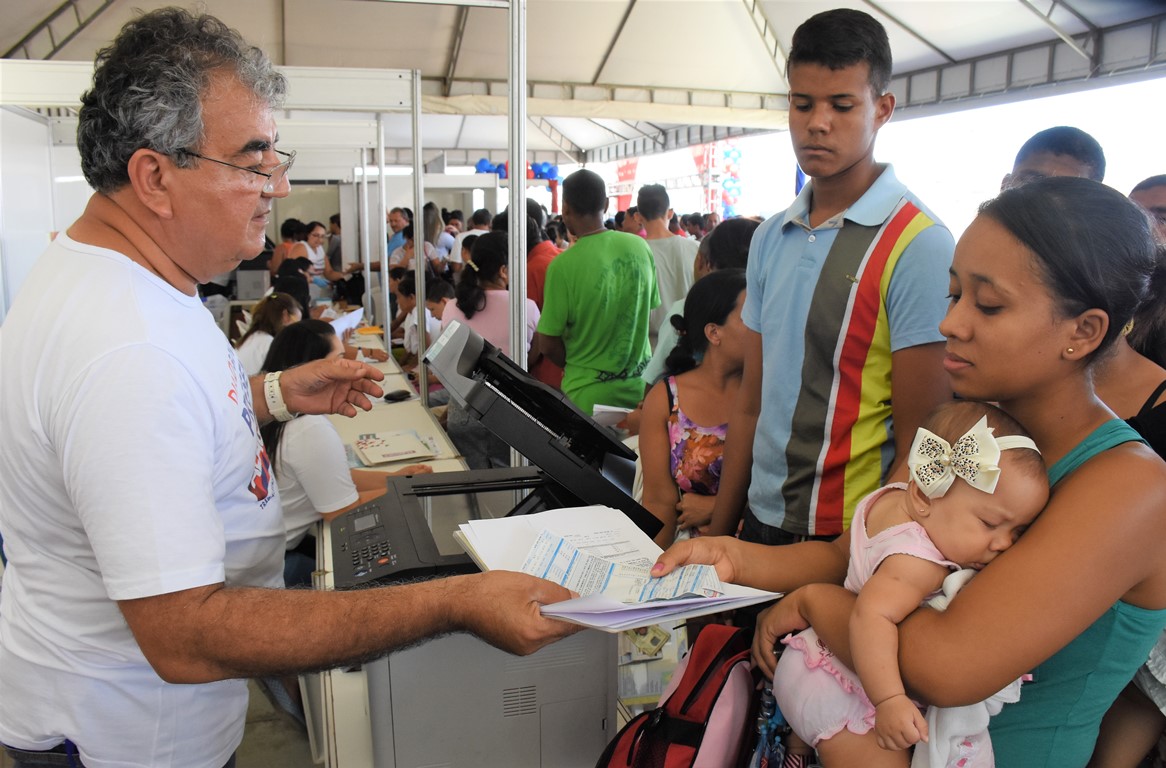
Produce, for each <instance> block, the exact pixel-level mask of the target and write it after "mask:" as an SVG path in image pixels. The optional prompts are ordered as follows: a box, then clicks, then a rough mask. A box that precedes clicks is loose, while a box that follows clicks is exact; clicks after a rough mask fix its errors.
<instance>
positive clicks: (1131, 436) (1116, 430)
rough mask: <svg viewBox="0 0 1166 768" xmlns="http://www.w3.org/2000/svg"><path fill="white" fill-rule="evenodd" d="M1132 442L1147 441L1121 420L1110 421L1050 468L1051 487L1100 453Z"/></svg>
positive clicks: (1091, 433)
mask: <svg viewBox="0 0 1166 768" xmlns="http://www.w3.org/2000/svg"><path fill="white" fill-rule="evenodd" d="M1132 442H1138V443H1144V442H1145V440H1144V439H1142V436H1141V435H1139V434H1138V433H1137V430H1135V429H1134V428H1133V427H1131V426H1130V425H1129V424H1127V423H1125V422H1124V421H1122V420H1121V419H1110V420H1109V421H1107V422H1105V423H1104V424H1102V425H1101V426H1099V427H1098V428H1097V429H1095V430H1093V431H1092V432H1090V433H1089V434H1088V435H1087V436H1086V437H1085V439H1084V440H1082V441H1081V442H1079V443H1077V445H1075V446H1074V447H1073V449H1072V450H1070V451H1069V452H1068V453H1066V454H1065V455H1064V456H1062V457H1061V459H1060V460H1059V461H1057V463H1056V464H1054V465H1053V466H1051V467H1049V485H1050V486H1055V485H1056V484H1057V483H1059V482H1061V481H1062V480H1064V479H1065V478H1066V477H1067V476H1068V475H1070V474H1072V473H1073V472H1074V471H1075V470H1077V469H1078V468H1079V467H1080V466H1081V465H1082V464H1084V463H1085V462H1087V461H1089V460H1090V459H1092V458H1093V457H1094V456H1096V455H1098V454H1099V453H1104V452H1105V451H1108V450H1109V449H1110V448H1114V447H1116V446H1119V445H1121V444H1123V443H1132Z"/></svg>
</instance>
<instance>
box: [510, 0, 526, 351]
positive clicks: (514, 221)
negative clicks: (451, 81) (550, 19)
mask: <svg viewBox="0 0 1166 768" xmlns="http://www.w3.org/2000/svg"><path fill="white" fill-rule="evenodd" d="M508 13H509V17H510V114H509V117H510V126H509V135H508V136H507V145H508V146H507V149H508V155H509V157H510V171H509V173H508V174H507V176H508V179H509V182H510V217H509V228H510V267H509V272H510V357H511V358H512V359H513V360H514V362H515V363H517V364H518V365H519V367H521V368H526V367H527V349H526V302H525V301H523V299H525V298H526V0H511V2H510V10H509V12H508Z"/></svg>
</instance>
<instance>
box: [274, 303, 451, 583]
mask: <svg viewBox="0 0 1166 768" xmlns="http://www.w3.org/2000/svg"><path fill="white" fill-rule="evenodd" d="M343 354H344V346H343V344H342V343H341V341H340V338H339V337H338V336H337V335H336V331H335V330H334V329H333V328H332V326H331V324H329V323H326V322H324V321H322V320H303V321H301V322H298V323H293V324H291V325H289V326H287V327H286V328H284V329H283V330H282V331H280V333H279V335H278V336H276V338H275V341H274V342H273V343H272V345H271V350H270V351H269V352H268V354H267V359H266V360H265V361H264V364H263V370H265V371H268V372H271V371H282V370H285V369H287V368H291V367H292V366H295V365H300V364H301V363H307V362H310V361H312V360H319V359H323V358H327V357H340V356H341V355H343ZM260 433H261V434H262V435H263V445H264V447H265V448H266V450H267V456H268V459H269V460H270V461H271V466H272V469H273V470H274V471H275V480H276V483H277V484H278V486H279V498H280V503H281V504H282V506H283V520H284V527H285V528H286V530H287V552H286V553H285V555H284V583H285V584H286V585H287V586H289V587H293V586H303V585H307V584H310V583H311V575H312V571H314V570H315V569H316V540H315V537H314V536H313V535H312V533H311V529H312V525H313V524H315V523H316V521H318V520H319V519H320V518H321V517H322V516H324V515H326V514H329V513H333V512H345V511H347V510H349V509H352V508H353V507H356V506H358V505H360V504H364V503H366V502H368V501H371V500H372V499H375V498H376V497H378V496H380V495H382V494H383V493H385V490H386V486H385V476H386V475H387V474H388V475H416V474H421V473H424V472H432V471H433V469H432V468H431V467H430V466H429V465H427V464H412V465H410V466H407V467H405V468H404V469H400V470H398V471H396V472H389V473H386V472H374V471H369V470H359V469H349V466H348V457H347V455H346V454H345V450H344V443H343V441H341V439H340V435H339V434H337V433H336V429H335V427H333V426H332V423H331V422H330V421H328V418H327V417H326V416H298V417H296V418H294V419H292V420H291V421H287V422H272V423H270V424H267V425H265V426H264V427H262V428H261V429H260Z"/></svg>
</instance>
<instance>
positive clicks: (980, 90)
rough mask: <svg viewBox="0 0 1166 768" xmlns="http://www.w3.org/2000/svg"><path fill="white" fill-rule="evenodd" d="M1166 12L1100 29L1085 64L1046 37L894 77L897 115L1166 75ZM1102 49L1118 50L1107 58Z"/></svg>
mask: <svg viewBox="0 0 1166 768" xmlns="http://www.w3.org/2000/svg"><path fill="white" fill-rule="evenodd" d="M1164 29H1166V14H1159V15H1157V16H1151V17H1149V18H1145V19H1138V20H1136V21H1131V22H1127V23H1125V24H1117V25H1114V26H1112V27H1104V28H1101V29H1098V30H1097V32H1096V33H1095V34H1093V35H1092V36H1091V37H1092V39H1093V40H1094V47H1095V48H1096V50H1097V51H1098V55H1097V57H1096V58H1093V57H1090V58H1089V59H1088V60H1087V61H1086V62H1081V61H1080V60H1079V59H1078V58H1077V57H1075V56H1072V55H1058V51H1060V52H1062V53H1063V54H1068V52H1069V50H1074V51H1076V49H1075V48H1073V49H1070V48H1069V45H1068V43H1067V42H1065V41H1064V40H1061V39H1053V40H1048V41H1046V42H1043V43H1035V44H1033V45H1026V46H1022V47H1019V48H1013V49H1011V50H1008V51H1000V52H998V53H990V54H986V55H984V56H978V57H975V58H970V59H964V60H963V61H957V62H956V63H954V64H943V65H939V66H935V67H927V68H924V69H919V70H915V71H914V72H905V73H903V74H899V75H895V76H894V77H892V78H891V90H892V91H893V92H894V93H895V95H896V97H897V99H898V104H897V106H896V109H895V111H896V114H901V115H903V116H904V117H917V116H923V115H930V114H938V113H941V112H953V111H956V110H958V109H962V108H970V107H982V106H988V105H989V104H996V103H1004V102H1008V101H1016V100H1019V99H1029V98H1037V97H1039V96H1042V95H1044V94H1043V93H1042V91H1052V90H1053V89H1054V88H1055V89H1056V92H1057V93H1063V92H1067V91H1069V90H1076V89H1081V88H1088V87H1097V86H1099V85H1101V84H1102V82H1105V83H1112V84H1117V83H1118V82H1121V81H1132V80H1143V79H1148V78H1154V77H1164V76H1166V56H1163V53H1162V51H1161V50H1159V47H1158V40H1159V39H1160V38H1161V36H1162V32H1163V30H1164ZM1101 51H1114V52H1117V53H1115V54H1114V55H1113V56H1111V57H1103V56H1101V55H1100V52H1101Z"/></svg>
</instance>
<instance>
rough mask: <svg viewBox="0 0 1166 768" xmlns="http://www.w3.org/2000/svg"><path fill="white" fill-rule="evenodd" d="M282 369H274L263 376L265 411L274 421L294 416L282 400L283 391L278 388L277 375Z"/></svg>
mask: <svg viewBox="0 0 1166 768" xmlns="http://www.w3.org/2000/svg"><path fill="white" fill-rule="evenodd" d="M282 375H283V371H275V372H274V373H269V374H267V375H266V376H264V377H263V399H264V400H266V401H267V412H268V413H270V414H271V417H272V418H273V419H275V420H276V421H291V420H292V419H294V418H295V417H296V415H295V414H294V413H292V412H291V411H289V410H288V409H287V405H286V404H285V403H284V402H283V391H282V390H281V389H280V388H279V377H280V376H282Z"/></svg>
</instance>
